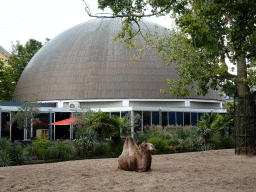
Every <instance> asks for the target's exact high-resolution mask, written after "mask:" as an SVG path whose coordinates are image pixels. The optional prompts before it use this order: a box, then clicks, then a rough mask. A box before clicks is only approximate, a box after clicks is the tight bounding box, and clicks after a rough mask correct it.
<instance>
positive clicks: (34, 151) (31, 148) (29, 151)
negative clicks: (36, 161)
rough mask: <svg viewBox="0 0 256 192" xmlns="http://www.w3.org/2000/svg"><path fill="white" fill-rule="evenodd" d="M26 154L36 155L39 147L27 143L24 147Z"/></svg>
mask: <svg viewBox="0 0 256 192" xmlns="http://www.w3.org/2000/svg"><path fill="white" fill-rule="evenodd" d="M25 150H26V154H27V155H28V156H37V155H38V150H39V147H37V146H36V145H34V144H33V143H32V144H31V145H28V146H27V147H26V148H25Z"/></svg>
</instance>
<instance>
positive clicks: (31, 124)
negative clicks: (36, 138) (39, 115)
mask: <svg viewBox="0 0 256 192" xmlns="http://www.w3.org/2000/svg"><path fill="white" fill-rule="evenodd" d="M31 117H32V112H31ZM30 132H31V133H30V139H32V137H33V122H32V118H31V122H30Z"/></svg>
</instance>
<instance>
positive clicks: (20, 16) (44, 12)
mask: <svg viewBox="0 0 256 192" xmlns="http://www.w3.org/2000/svg"><path fill="white" fill-rule="evenodd" d="M87 2H88V4H89V5H90V9H91V12H92V14H94V13H98V12H100V10H98V9H97V0H87ZM90 19H93V18H92V17H89V16H88V15H87V13H86V11H85V4H84V2H83V1H82V0H0V45H1V46H2V47H3V48H4V49H6V50H7V51H8V52H10V53H11V50H12V43H14V44H16V41H20V43H21V44H23V45H25V43H26V42H27V41H28V40H29V39H35V40H37V41H40V42H42V43H43V44H44V43H45V41H46V40H45V39H46V38H49V39H52V38H54V37H55V36H57V35H58V34H59V33H61V32H63V31H65V30H67V29H69V28H71V27H73V26H75V25H77V24H79V23H82V22H85V21H87V20H90ZM149 20H151V21H153V22H155V23H157V24H160V25H162V26H164V27H167V28H169V27H171V26H172V23H173V22H172V21H171V20H170V18H169V17H168V16H165V17H161V18H153V17H150V18H149Z"/></svg>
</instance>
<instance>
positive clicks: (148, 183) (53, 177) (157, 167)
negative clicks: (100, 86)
mask: <svg viewBox="0 0 256 192" xmlns="http://www.w3.org/2000/svg"><path fill="white" fill-rule="evenodd" d="M116 169H117V158H113V159H87V160H79V161H67V162H59V163H49V164H36V165H24V166H13V167H0V191H1V192H2V191H157V192H162V191H207V192H208V191H256V157H248V156H244V155H241V156H237V155H235V154H234V149H228V150H216V151H206V152H192V153H179V154H168V155H153V158H152V169H151V171H150V172H145V173H137V172H129V171H122V170H116Z"/></svg>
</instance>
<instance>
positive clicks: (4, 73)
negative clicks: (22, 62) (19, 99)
mask: <svg viewBox="0 0 256 192" xmlns="http://www.w3.org/2000/svg"><path fill="white" fill-rule="evenodd" d="M14 89H15V83H14V82H13V77H12V69H11V67H10V66H8V65H4V62H3V61H2V58H0V100H1V101H10V100H11V99H12V93H13V91H14Z"/></svg>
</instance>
